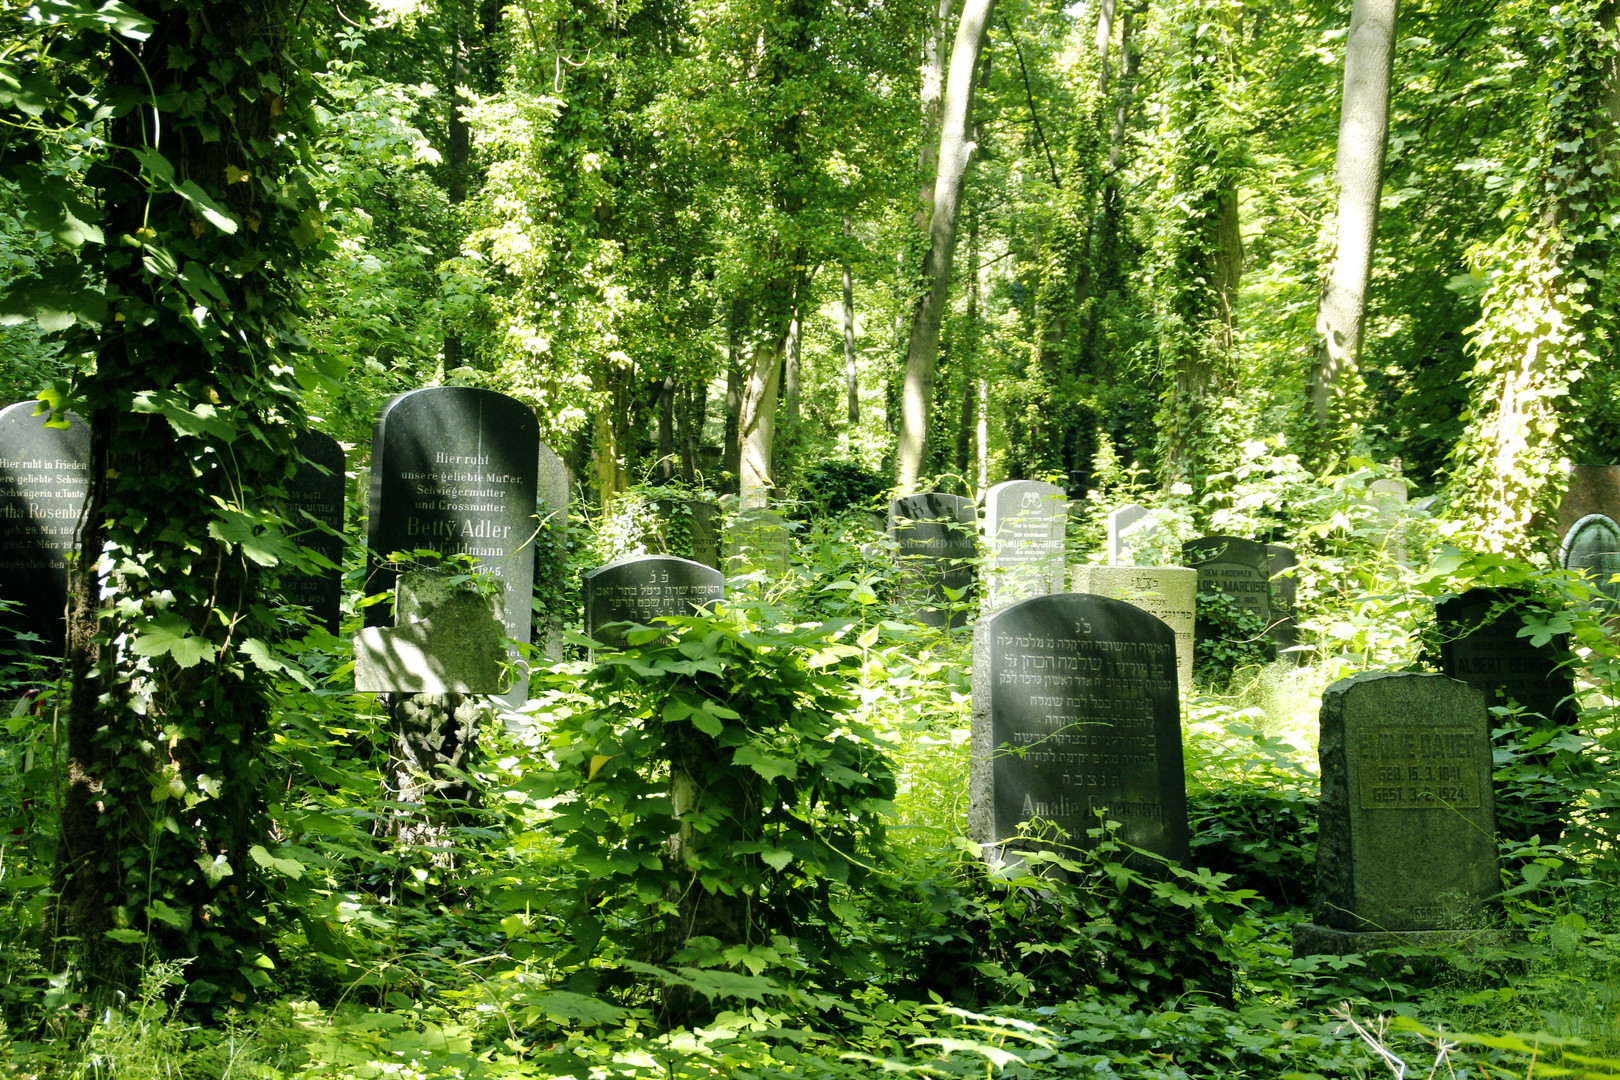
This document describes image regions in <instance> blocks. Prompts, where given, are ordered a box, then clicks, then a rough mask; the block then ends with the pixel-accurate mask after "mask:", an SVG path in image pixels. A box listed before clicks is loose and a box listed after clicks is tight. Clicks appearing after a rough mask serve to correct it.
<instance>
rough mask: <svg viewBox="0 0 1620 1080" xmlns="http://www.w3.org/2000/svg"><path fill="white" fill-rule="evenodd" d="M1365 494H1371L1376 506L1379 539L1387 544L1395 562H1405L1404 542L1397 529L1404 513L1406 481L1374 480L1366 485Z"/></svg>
mask: <svg viewBox="0 0 1620 1080" xmlns="http://www.w3.org/2000/svg"><path fill="white" fill-rule="evenodd" d="M1367 494H1369V495H1370V496H1372V500H1373V505H1374V506H1375V507H1377V514H1378V519H1377V526H1376V528H1377V530H1378V537H1379V541H1380V542H1381V543H1386V544H1388V545H1389V554H1390V557H1391V558H1393V559H1394V560H1395V561H1396V562H1402V563H1403V562H1405V561H1406V542H1405V541H1404V540H1403V539H1402V538H1401V536H1400V533H1399V530H1400V527H1401V518H1402V517H1404V516H1405V514H1406V481H1405V480H1393V479H1390V480H1374V481H1373V482H1372V483H1370V484H1368V485H1367ZM1391 536H1393V537H1394V539H1393V540H1391Z"/></svg>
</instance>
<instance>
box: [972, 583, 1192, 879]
mask: <svg viewBox="0 0 1620 1080" xmlns="http://www.w3.org/2000/svg"><path fill="white" fill-rule="evenodd" d="M972 742H973V760H972V766H971V774H970V775H971V779H970V785H969V788H970V799H969V810H968V823H969V829H970V831H971V833H972V834H973V837H974V839H975V840H977V841H978V842H979V843H980V844H982V845H984V850H985V854H986V857H987V858H988V859H990V860H991V861H992V862H1000V861H1007V860H1010V859H1013V858H1016V857H1017V856H1016V855H1015V854H1014V853H1013V852H1014V851H1015V850H1016V849H1017V848H1018V847H1019V846H1020V844H1021V841H1020V840H1019V839H1018V837H1019V835H1020V825H1021V824H1023V823H1028V822H1034V823H1035V824H1036V828H1037V831H1038V830H1039V829H1040V828H1042V827H1045V826H1051V827H1055V828H1057V829H1060V830H1062V831H1063V832H1064V833H1066V834H1067V836H1068V839H1067V840H1065V841H1063V842H1064V843H1068V844H1078V845H1082V846H1083V845H1086V844H1087V843H1089V840H1088V838H1087V835H1086V833H1087V830H1089V829H1095V828H1097V827H1098V824H1099V821H1098V815H1099V814H1100V815H1103V816H1104V817H1105V818H1106V819H1107V820H1111V821H1115V822H1117V823H1118V824H1119V834H1118V835H1119V838H1120V839H1121V840H1123V841H1125V842H1126V843H1128V844H1132V845H1134V846H1136V847H1139V848H1142V849H1144V850H1146V851H1150V852H1153V853H1155V854H1157V855H1161V856H1164V857H1166V858H1170V859H1177V860H1185V859H1186V857H1187V813H1186V788H1185V781H1184V778H1183V775H1182V759H1181V724H1180V714H1179V704H1178V700H1177V689H1176V646H1175V635H1174V634H1173V633H1172V632H1171V630H1170V628H1169V627H1168V626H1166V625H1165V624H1164V623H1163V622H1162V621H1160V620H1159V619H1157V618H1155V617H1153V616H1152V615H1149V614H1148V613H1147V612H1145V611H1142V610H1140V609H1138V608H1135V607H1133V606H1131V605H1130V604H1127V603H1125V602H1124V601H1121V600H1111V599H1109V598H1107V597H1103V596H1081V595H1076V594H1074V593H1059V594H1056V595H1053V596H1038V597H1034V598H1033V599H1030V600H1024V601H1022V602H1020V603H1017V604H1013V605H1011V606H1010V607H1005V608H1002V609H1001V610H1000V611H998V612H996V613H995V614H993V615H990V616H988V617H985V618H981V619H980V620H979V622H978V625H977V626H976V628H975V630H974V635H973V733H972Z"/></svg>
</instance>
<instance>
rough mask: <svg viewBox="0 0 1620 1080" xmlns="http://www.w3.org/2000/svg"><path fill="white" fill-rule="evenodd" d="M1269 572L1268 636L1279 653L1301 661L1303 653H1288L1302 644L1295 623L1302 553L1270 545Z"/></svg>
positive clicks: (1267, 551) (1267, 552)
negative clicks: (1300, 556) (1297, 575)
mask: <svg viewBox="0 0 1620 1080" xmlns="http://www.w3.org/2000/svg"><path fill="white" fill-rule="evenodd" d="M1265 548H1266V572H1267V573H1268V574H1270V575H1271V623H1272V625H1271V630H1270V631H1269V632H1268V633H1267V635H1266V636H1267V637H1269V638H1271V642H1272V644H1273V645H1275V646H1276V647H1277V654H1278V655H1279V656H1283V657H1286V658H1288V659H1290V660H1293V661H1294V662H1295V663H1298V662H1299V661H1300V659H1301V658H1302V654H1301V653H1297V652H1287V651H1286V650H1288V649H1292V648H1293V647H1294V646H1295V645H1298V644H1299V627H1298V625H1297V624H1296V623H1295V622H1294V614H1295V613H1294V606H1295V602H1296V600H1297V598H1298V596H1299V579H1298V577H1296V576H1295V575H1296V574H1297V573H1298V572H1299V556H1297V555H1295V554H1294V549H1293V548H1287V547H1283V546H1282V545H1281V544H1267V545H1265Z"/></svg>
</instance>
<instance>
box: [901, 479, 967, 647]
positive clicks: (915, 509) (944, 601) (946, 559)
mask: <svg viewBox="0 0 1620 1080" xmlns="http://www.w3.org/2000/svg"><path fill="white" fill-rule="evenodd" d="M977 525H978V511H977V510H976V508H975V507H974V505H973V500H972V499H966V498H963V497H962V496H960V495H946V494H942V493H940V492H928V493H927V494H923V495H906V496H903V497H902V498H898V499H895V500H893V501H891V502H890V503H889V535H890V536H891V537H893V539H894V542H895V544H896V545H897V546H898V547H899V559H900V591H901V597H902V601H903V602H907V603H909V604H910V606H911V608H912V617H913V618H915V619H916V620H917V621H918V622H920V623H922V624H923V625H925V626H936V627H942V628H948V627H955V626H961V625H962V624H963V623H965V622H966V621H967V603H968V599H969V594H970V593H971V590H972V588H973V565H972V560H973V559H974V558H976V557H977V556H978V553H979V552H978V544H977V542H976V541H975V539H974V534H975V532H976V531H977ZM953 593H954V594H955V597H953V595H952V594H953Z"/></svg>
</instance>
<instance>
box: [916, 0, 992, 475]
mask: <svg viewBox="0 0 1620 1080" xmlns="http://www.w3.org/2000/svg"><path fill="white" fill-rule="evenodd" d="M994 7H995V0H966V2H965V3H964V4H963V6H962V18H961V21H960V22H958V23H957V27H956V40H955V42H954V43H953V44H952V45H951V63H950V71H949V74H948V75H947V77H946V80H945V97H944V99H943V101H942V103H941V108H940V128H939V156H938V159H937V162H936V166H937V170H938V171H937V173H936V176H935V179H934V195H933V201H932V203H931V204H930V206H929V218H928V255H927V257H926V259H924V261H923V280H922V282H921V285H922V293H921V295H919V296H918V297H917V301H916V304H915V306H914V307H913V308H912V315H911V336H910V338H909V339H908V342H907V346H906V374H905V383H904V384H903V386H902V387H901V391H900V398H901V402H900V441H899V445H898V446H897V447H896V449H895V483H896V486H897V487H898V489H899V491H900V493H901V494H902V495H904V494H909V493H910V492H912V491H914V490H915V489H916V486H917V477H918V476H919V475H920V474H921V472H922V460H923V450H924V448H925V446H926V444H927V441H928V416H929V413H930V412H931V411H932V409H933V407H934V373H935V371H936V369H937V367H938V364H939V332H940V327H941V325H942V324H943V323H944V321H945V302H946V300H947V299H948V298H949V297H950V291H951V261H952V258H953V256H954V255H955V252H956V224H957V216H958V211H959V210H960V208H961V199H962V185H963V182H964V181H965V180H966V178H967V167H968V162H969V160H970V159H971V158H972V155H973V143H972V142H971V141H969V139H968V126H969V125H970V124H971V123H972V117H973V87H974V83H975V81H976V78H975V77H976V75H977V73H978V68H979V51H980V50H981V49H982V48H983V47H984V39H985V35H986V33H987V32H988V31H989V28H990V16H991V13H992V10H993V9H994Z"/></svg>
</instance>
